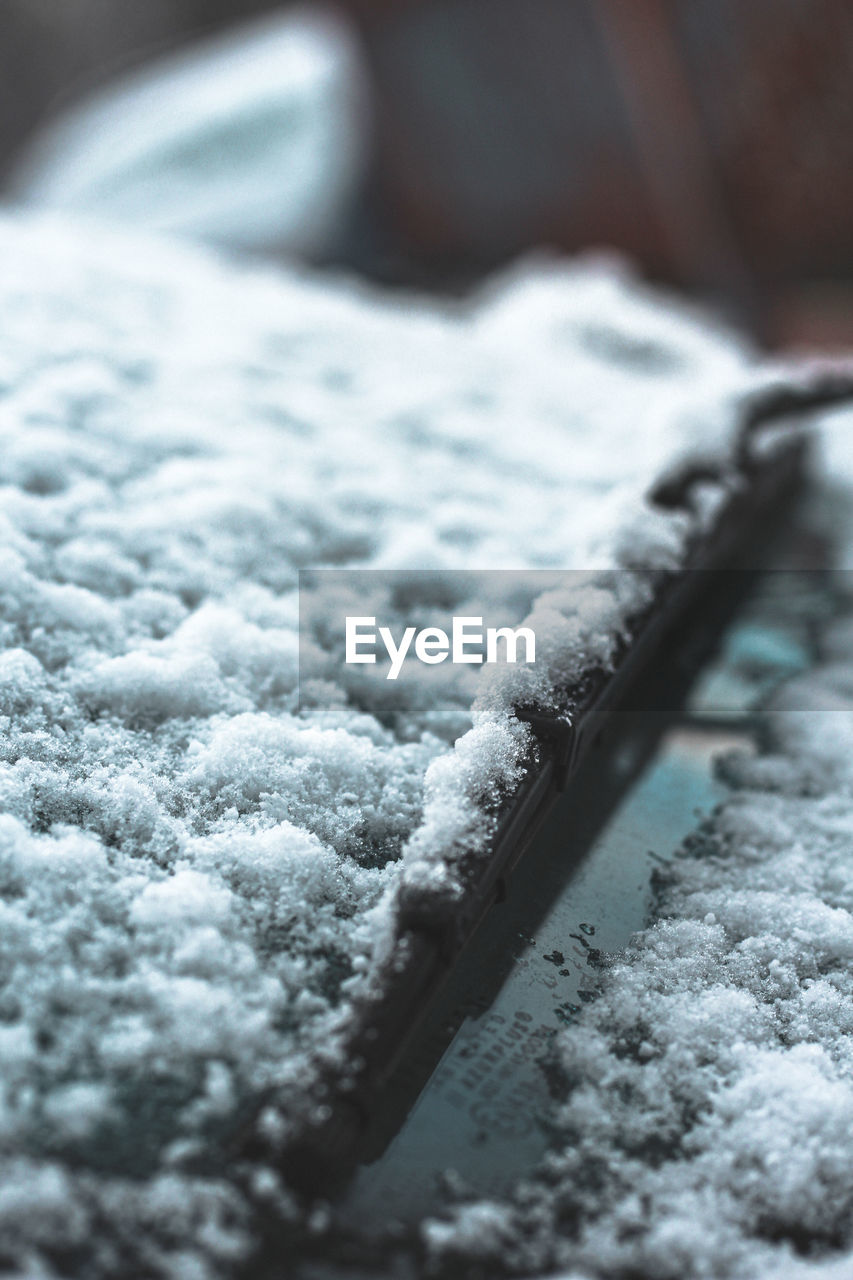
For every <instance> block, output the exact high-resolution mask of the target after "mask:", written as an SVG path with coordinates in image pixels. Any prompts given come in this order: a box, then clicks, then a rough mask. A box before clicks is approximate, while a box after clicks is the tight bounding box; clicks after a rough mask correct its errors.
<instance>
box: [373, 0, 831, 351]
mask: <svg viewBox="0 0 853 1280" xmlns="http://www.w3.org/2000/svg"><path fill="white" fill-rule="evenodd" d="M348 7H349V8H350V9H351V11H352V12H353V13H354V14H355V16H356V19H357V21H358V23H359V26H360V28H361V31H362V34H363V38H364V43H365V47H366V49H367V51H368V56H369V60H370V64H371V69H372V73H373V77H374V81H375V90H376V96H377V101H378V106H379V110H378V113H377V114H378V128H379V137H378V151H377V163H376V176H375V188H376V191H375V199H376V202H377V205H378V207H379V209H380V210H381V212H382V214H383V215H384V220H385V225H386V226H387V227H388V228H390V229H391V231H392V232H393V236H394V238H395V241H396V243H395V246H394V247H395V249H396V252H397V253H398V255H399V257H400V259H401V260H404V259H405V260H408V261H409V262H410V263H414V264H418V265H419V266H420V268H421V269H422V270H424V271H425V272H428V271H430V270H433V271H444V272H446V273H447V274H448V275H452V274H453V272H454V271H458V272H459V273H461V274H464V273H465V272H467V271H469V270H470V269H471V266H472V264H479V265H483V266H485V265H491V264H493V263H495V262H499V261H501V260H502V259H504V258H506V257H508V256H510V255H512V254H514V253H516V252H518V251H519V250H521V249H523V248H525V247H526V246H528V245H530V244H541V243H548V244H551V245H554V246H556V247H558V248H563V249H569V250H575V249H577V248H579V247H581V246H585V245H589V244H602V243H607V244H614V245H616V246H618V247H621V248H623V249H624V250H626V251H627V252H628V253H630V254H632V255H633V256H635V257H637V258H638V259H639V260H640V261H641V262H642V263H643V264H644V265H645V266H646V268H647V269H648V270H649V271H650V272H651V273H652V274H653V275H656V276H660V277H664V278H667V279H671V280H673V281H676V282H678V283H680V284H683V285H687V286H688V287H695V288H699V289H702V290H707V289H708V288H709V287H710V288H711V290H712V291H716V292H718V293H720V294H723V295H725V296H727V297H730V298H732V299H733V300H734V301H735V302H736V303H739V304H740V306H741V309H749V310H753V311H754V310H755V308H756V307H757V306H760V304H761V301H762V300H764V302H765V310H766V303H767V302H768V301H769V300H771V299H772V297H773V296H774V295H775V294H776V292H777V291H779V290H786V291H787V290H788V289H790V288H791V287H792V286H793V285H794V284H796V282H798V281H800V280H803V279H808V280H820V279H822V278H824V279H825V278H830V279H836V278H838V277H839V276H850V275H853V75H851V72H853V5H850V3H849V0H749V3H748V4H746V3H743V0H669V2H668V0H573V2H572V3H566V0H420V2H418V0H410V2H409V3H405V2H404V0H397V2H395V3H393V4H392V3H387V2H383V0H350V4H349V6H348ZM393 269H394V268H393V263H392V262H391V261H390V260H389V266H388V271H389V273H391V274H393ZM765 319H766V316H765ZM770 325H771V327H772V321H771V322H770ZM851 336H853V334H851Z"/></svg>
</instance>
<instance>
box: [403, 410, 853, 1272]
mask: <svg viewBox="0 0 853 1280" xmlns="http://www.w3.org/2000/svg"><path fill="white" fill-rule="evenodd" d="M851 422H853V419H851V416H850V414H849V412H848V413H846V414H843V415H836V419H835V421H834V424H832V423H830V424H828V427H827V432H826V438H825V448H824V457H825V458H826V457H827V456H829V457H832V458H833V459H834V463H835V466H834V472H833V473H832V474H830V475H827V474H824V475H823V477H822V479H821V480H820V483H819V486H818V487H817V488H816V491H815V495H816V496H815V501H816V505H817V506H818V507H819V508H823V519H824V521H825V522H826V523H827V525H829V526H833V527H834V530H835V532H836V534H837V535H838V545H837V551H836V554H837V563H838V564H839V565H841V566H846V565H847V564H848V562H849V558H850V551H851V545H853V544H851V542H850V539H849V536H847V535H846V533H845V527H849V525H847V521H845V520H844V519H843V516H844V513H845V512H846V513H848V515H849V510H850V504H851V500H853V466H851V459H852V458H853V453H851V451H850V449H849V433H850V428H851ZM839 531H840V533H839ZM835 586H836V598H837V607H838V610H839V611H840V616H839V617H838V618H836V619H830V618H828V619H826V620H825V621H824V623H823V625H822V627H821V634H820V636H819V644H820V650H821V652H822V653H823V655H824V661H823V662H822V663H821V665H819V666H818V667H816V668H814V669H813V670H811V671H808V672H807V673H805V674H801V675H798V676H795V677H794V679H792V680H791V681H790V682H789V683H788V684H787V685H786V686H784V687H783V688H782V689H781V690H780V692H779V693H778V694H777V695H776V696H775V697H774V699H773V701H772V703H771V705H770V706H769V707H768V708H767V712H766V717H765V721H766V723H765V729H764V750H763V751H762V752H761V753H759V754H757V755H753V754H747V753H744V754H740V753H738V754H737V755H736V756H734V757H730V758H728V759H726V760H724V762H723V766H724V774H725V777H726V778H727V780H728V781H729V782H730V784H731V785H732V788H733V789H732V792H731V795H730V798H729V799H728V800H727V801H726V802H725V803H724V804H723V805H722V806H721V808H720V809H719V810H718V811H717V812H716V813H715V814H714V815H713V816H712V817H711V818H709V819H708V820H707V821H706V822H705V823H704V824H703V825H702V827H700V829H699V830H698V831H697V833H696V834H695V836H694V837H692V838H691V840H690V841H688V843H687V845H686V846H685V848H684V849H683V850H682V851H681V852H680V854H679V856H678V857H677V858H676V860H675V862H674V863H673V864H672V865H671V867H670V868H669V870H668V871H667V872H666V874H665V877H664V878H663V882H662V887H661V892H662V897H661V901H660V904H659V915H658V918H657V920H656V921H655V922H654V923H653V924H651V925H650V926H649V927H648V928H647V929H646V930H645V931H643V932H642V933H640V934H638V935H636V937H635V938H634V940H633V942H632V944H631V946H630V947H629V948H628V949H627V951H626V952H625V953H624V954H623V955H621V956H619V957H615V958H614V960H613V962H612V964H611V965H610V967H609V968H608V969H607V970H606V973H605V975H604V977H603V980H602V983H601V990H600V993H599V995H598V998H597V999H596V1000H595V1001H594V1002H592V1003H590V1004H588V1005H586V1006H585V1007H584V1009H583V1010H582V1011H581V1013H580V1016H579V1017H578V1019H577V1021H576V1023H575V1024H574V1025H573V1026H571V1027H570V1028H567V1029H566V1030H564V1031H561V1032H560V1034H559V1037H558V1041H557V1045H556V1050H555V1054H554V1060H553V1062H552V1063H551V1079H552V1080H553V1084H554V1104H553V1112H552V1115H551V1117H550V1119H551V1122H552V1124H553V1138H552V1143H551V1149H550V1153H549V1155H548V1157H547V1158H546V1160H545V1162H544V1163H543V1166H542V1167H541V1168H540V1169H539V1170H538V1171H536V1173H535V1174H534V1175H533V1176H531V1177H529V1178H527V1179H525V1180H522V1181H521V1182H520V1183H519V1184H518V1186H517V1188H516V1191H515V1194H514V1196H513V1197H512V1198H511V1199H510V1200H508V1201H507V1202H505V1203H498V1202H489V1201H477V1200H476V1199H471V1198H470V1193H469V1198H468V1201H467V1202H462V1203H460V1204H459V1205H458V1206H457V1207H456V1209H455V1210H453V1211H450V1212H448V1214H447V1215H446V1216H445V1217H444V1218H442V1219H434V1220H431V1221H428V1222H426V1223H425V1224H424V1227H423V1237H424V1242H425V1247H426V1249H427V1253H428V1255H429V1256H430V1258H431V1263H432V1267H433V1271H434V1273H435V1274H436V1275H442V1274H445V1273H447V1274H455V1272H454V1268H457V1269H458V1268H459V1266H460V1265H462V1264H463V1263H464V1264H465V1265H468V1264H469V1263H471V1262H472V1261H473V1260H477V1261H478V1262H479V1263H480V1264H481V1265H485V1266H486V1267H488V1265H492V1266H496V1265H497V1263H498V1260H499V1261H500V1264H501V1266H505V1267H507V1268H509V1269H510V1270H511V1271H512V1272H513V1273H516V1274H523V1275H538V1274H549V1275H550V1274H560V1275H563V1274H565V1275H571V1276H578V1277H580V1276H583V1277H587V1280H592V1278H593V1277H595V1278H604V1277H615V1276H623V1275H636V1276H650V1277H651V1276H654V1277H655V1280H667V1278H671V1280H690V1278H692V1277H697V1278H698V1277H707V1276H725V1277H727V1278H731V1280H738V1278H740V1277H743V1278H744V1280H747V1278H749V1280H752V1278H753V1277H762V1278H765V1280H769V1278H770V1277H782V1276H784V1277H789V1276H791V1277H796V1278H797V1280H829V1278H832V1280H835V1277H840V1276H844V1275H848V1274H850V1271H851V1268H852V1267H853V1164H851V1160H850V1151H851V1148H853V1048H852V1047H851V1046H853V1040H851V1032H853V1012H851V1011H853V1003H851V997H853V859H851V840H853V794H852V793H851V788H853V772H851V760H853V647H851V621H850V616H849V609H850V603H851V601H850V593H849V589H848V587H847V584H846V577H845V575H839V576H838V577H837V579H836V582H835Z"/></svg>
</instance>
